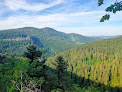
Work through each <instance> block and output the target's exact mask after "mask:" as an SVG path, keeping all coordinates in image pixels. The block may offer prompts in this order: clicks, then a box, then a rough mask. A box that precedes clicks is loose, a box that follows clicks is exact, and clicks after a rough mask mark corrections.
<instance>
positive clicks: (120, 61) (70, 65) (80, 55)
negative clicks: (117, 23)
mask: <svg viewBox="0 0 122 92" xmlns="http://www.w3.org/2000/svg"><path fill="white" fill-rule="evenodd" d="M121 47H122V36H120V37H117V38H111V39H104V40H100V41H95V42H90V43H86V44H82V45H79V46H77V47H76V48H72V49H70V50H67V51H64V52H62V53H60V54H59V55H56V56H55V57H50V58H48V59H47V60H46V59H39V58H40V57H42V52H43V51H40V50H38V48H37V46H35V45H29V46H28V47H27V49H26V50H25V51H24V52H25V53H23V57H16V56H14V55H10V56H5V55H0V91H1V92H8V91H9V92H41V91H42V92H43V91H44V92H121V91H122V83H121V81H122V72H121V70H122V48H121ZM37 53H38V54H37ZM32 56H33V58H31V57H32Z"/></svg>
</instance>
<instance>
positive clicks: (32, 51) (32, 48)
mask: <svg viewBox="0 0 122 92" xmlns="http://www.w3.org/2000/svg"><path fill="white" fill-rule="evenodd" d="M27 50H28V51H27V52H25V53H24V57H27V58H29V59H30V62H29V63H30V64H31V63H32V62H33V61H34V60H35V59H37V58H38V57H41V56H42V51H40V50H37V46H36V45H29V46H28V47H27Z"/></svg>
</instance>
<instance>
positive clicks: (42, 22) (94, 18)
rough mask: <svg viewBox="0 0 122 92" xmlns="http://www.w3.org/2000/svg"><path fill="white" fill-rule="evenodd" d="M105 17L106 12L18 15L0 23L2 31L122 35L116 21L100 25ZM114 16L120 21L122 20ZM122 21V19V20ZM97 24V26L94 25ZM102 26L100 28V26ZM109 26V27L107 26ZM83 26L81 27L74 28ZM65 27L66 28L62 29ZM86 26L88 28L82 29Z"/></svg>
mask: <svg viewBox="0 0 122 92" xmlns="http://www.w3.org/2000/svg"><path fill="white" fill-rule="evenodd" d="M102 15H104V11H90V12H78V13H72V14H49V15H37V16H35V15H16V16H12V17H9V18H7V19H6V20H1V21H0V29H1V30H2V29H11V28H20V27H26V26H31V27H37V28H42V27H52V28H56V29H57V30H59V31H63V32H66V33H71V32H73V33H79V34H82V35H87V36H90V35H118V34H121V35H122V30H121V29H122V27H120V26H116V25H115V26H113V25H111V24H109V23H113V22H114V21H115V20H111V21H106V22H104V23H100V22H99V19H100V18H101V16H102ZM117 16H118V17H115V16H113V19H114V18H115V19H116V20H118V19H119V18H121V16H119V15H118V14H117ZM121 20H122V19H121ZM107 23H108V24H109V26H108V24H107ZM94 24H95V25H94ZM97 24H98V25H100V26H98V25H97ZM106 24H107V25H106ZM74 25H81V27H73V26H74ZM92 25H93V26H92ZM61 26H65V27H61ZM82 26H86V27H82Z"/></svg>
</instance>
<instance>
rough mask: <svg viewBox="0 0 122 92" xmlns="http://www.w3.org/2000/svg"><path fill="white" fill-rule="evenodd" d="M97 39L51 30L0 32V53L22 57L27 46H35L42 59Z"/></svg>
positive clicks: (27, 28) (23, 29)
mask: <svg viewBox="0 0 122 92" xmlns="http://www.w3.org/2000/svg"><path fill="white" fill-rule="evenodd" d="M99 39H101V38H98V37H86V36H82V35H78V34H66V33H63V32H58V31H56V30H54V29H52V28H47V27H46V28H42V29H38V28H33V27H25V28H19V29H10V30H3V31H2V30H1V31H0V53H2V54H7V55H10V54H14V55H20V54H21V55H22V54H23V53H24V51H25V50H26V47H27V45H30V44H35V45H37V46H38V47H39V49H43V50H44V53H43V56H42V57H43V58H47V57H51V56H55V55H56V54H59V53H61V52H63V51H65V50H68V49H71V48H74V47H76V46H78V45H79V43H87V42H93V41H96V40H99Z"/></svg>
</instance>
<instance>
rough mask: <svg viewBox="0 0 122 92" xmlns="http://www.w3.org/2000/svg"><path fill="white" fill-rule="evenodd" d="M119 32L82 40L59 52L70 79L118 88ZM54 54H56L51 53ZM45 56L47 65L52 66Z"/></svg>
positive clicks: (121, 75)
mask: <svg viewBox="0 0 122 92" xmlns="http://www.w3.org/2000/svg"><path fill="white" fill-rule="evenodd" d="M121 47H122V36H121V37H118V38H112V39H107V40H101V41H96V42H92V43H88V44H84V45H81V46H78V47H76V48H75V49H71V50H68V51H65V52H63V53H61V54H60V55H61V56H62V57H64V59H65V61H67V62H68V67H67V71H68V72H71V75H70V76H71V79H73V81H74V83H76V84H79V85H80V87H81V88H83V87H84V86H85V87H86V88H87V87H89V86H94V87H95V88H93V90H94V91H95V90H103V91H105V90H107V91H109V92H120V91H122V82H121V81H122V71H121V70H122V48H121ZM55 58H56V57H55ZM55 58H53V57H52V58H49V59H48V61H47V65H49V66H50V67H53V68H55V67H54V66H53V64H52V63H51V62H53V61H54V59H55Z"/></svg>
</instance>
